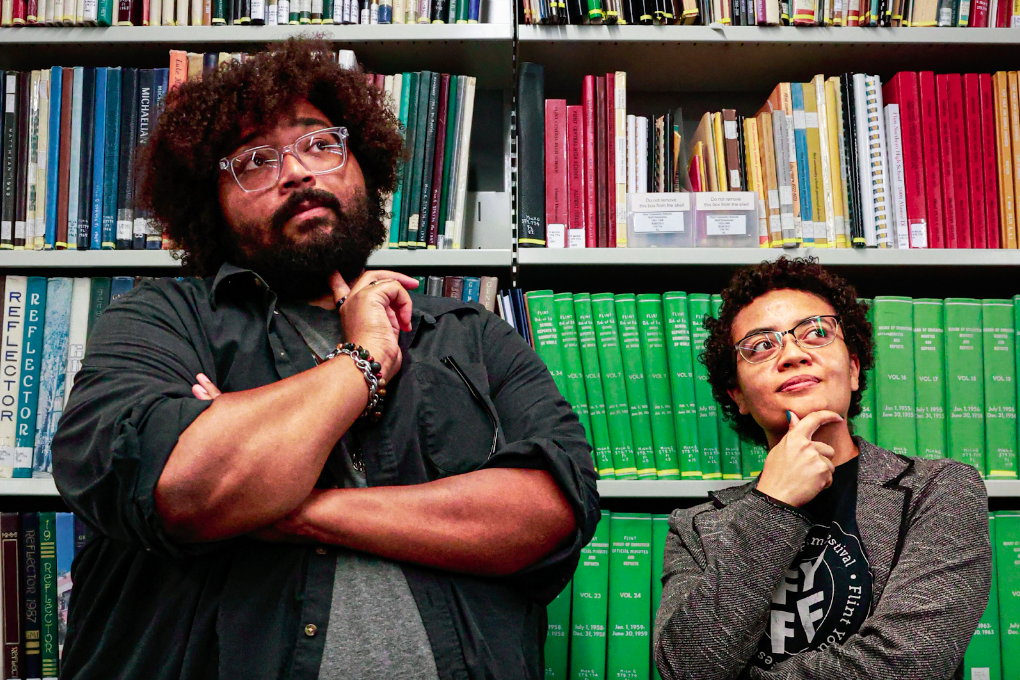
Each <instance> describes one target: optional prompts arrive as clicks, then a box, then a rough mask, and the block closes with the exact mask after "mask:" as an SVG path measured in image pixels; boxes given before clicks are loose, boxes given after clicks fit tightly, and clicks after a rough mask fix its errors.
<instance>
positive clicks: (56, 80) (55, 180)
mask: <svg viewBox="0 0 1020 680" xmlns="http://www.w3.org/2000/svg"><path fill="white" fill-rule="evenodd" d="M63 81H64V69H63V67H61V66H54V67H53V68H51V69H50V129H49V133H48V134H49V136H50V148H49V153H48V154H47V157H46V231H45V232H44V233H45V236H46V238H45V246H44V247H45V248H46V250H53V244H54V243H56V240H57V190H58V189H59V187H58V184H59V182H60V102H61V97H62V94H61V91H62V90H63V86H64V82H63Z"/></svg>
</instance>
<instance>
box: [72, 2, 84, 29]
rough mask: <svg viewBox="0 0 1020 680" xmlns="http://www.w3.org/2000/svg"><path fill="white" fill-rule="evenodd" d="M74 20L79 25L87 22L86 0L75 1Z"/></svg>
mask: <svg viewBox="0 0 1020 680" xmlns="http://www.w3.org/2000/svg"><path fill="white" fill-rule="evenodd" d="M74 22H75V23H76V24H77V25H79V26H81V25H82V24H83V23H85V0H77V2H75V3H74Z"/></svg>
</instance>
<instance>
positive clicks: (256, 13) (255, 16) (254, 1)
mask: <svg viewBox="0 0 1020 680" xmlns="http://www.w3.org/2000/svg"><path fill="white" fill-rule="evenodd" d="M319 5H320V7H321V5H322V2H321V0H320V2H319ZM320 11H321V10H320ZM251 20H252V21H265V20H266V0H251Z"/></svg>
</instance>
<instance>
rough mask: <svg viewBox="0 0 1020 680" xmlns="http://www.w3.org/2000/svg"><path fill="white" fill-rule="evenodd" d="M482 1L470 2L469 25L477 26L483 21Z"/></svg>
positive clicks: (473, 0) (471, 0)
mask: <svg viewBox="0 0 1020 680" xmlns="http://www.w3.org/2000/svg"><path fill="white" fill-rule="evenodd" d="M481 15H482V0H470V2H469V3H468V23H469V24H477V23H478V22H479V21H481V19H480V17H481Z"/></svg>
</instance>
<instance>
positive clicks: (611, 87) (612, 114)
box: [605, 73, 616, 248]
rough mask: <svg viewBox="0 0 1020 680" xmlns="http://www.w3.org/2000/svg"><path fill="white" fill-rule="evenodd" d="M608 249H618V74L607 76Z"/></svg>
mask: <svg viewBox="0 0 1020 680" xmlns="http://www.w3.org/2000/svg"><path fill="white" fill-rule="evenodd" d="M605 109H606V167H605V175H606V247H607V248H615V247H616V74H615V73H608V74H606V106H605Z"/></svg>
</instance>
